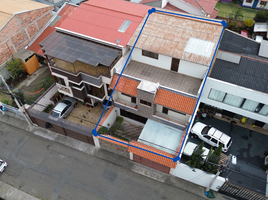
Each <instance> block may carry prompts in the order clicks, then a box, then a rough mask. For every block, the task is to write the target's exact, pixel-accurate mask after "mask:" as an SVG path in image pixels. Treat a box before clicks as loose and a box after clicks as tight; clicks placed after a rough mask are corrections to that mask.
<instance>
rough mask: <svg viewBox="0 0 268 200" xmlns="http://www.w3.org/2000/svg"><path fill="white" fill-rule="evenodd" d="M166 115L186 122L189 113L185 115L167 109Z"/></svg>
mask: <svg viewBox="0 0 268 200" xmlns="http://www.w3.org/2000/svg"><path fill="white" fill-rule="evenodd" d="M168 115H169V116H171V117H174V118H176V119H179V120H180V121H182V122H188V120H189V117H191V115H188V114H186V115H183V114H179V113H176V112H173V111H172V110H169V111H168Z"/></svg>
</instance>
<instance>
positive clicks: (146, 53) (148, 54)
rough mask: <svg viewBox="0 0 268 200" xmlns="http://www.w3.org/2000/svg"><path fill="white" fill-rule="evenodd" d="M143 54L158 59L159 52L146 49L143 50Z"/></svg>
mask: <svg viewBox="0 0 268 200" xmlns="http://www.w3.org/2000/svg"><path fill="white" fill-rule="evenodd" d="M141 55H143V56H146V57H148V58H153V59H156V60H158V57H159V54H158V53H154V52H151V51H146V50H142V52H141Z"/></svg>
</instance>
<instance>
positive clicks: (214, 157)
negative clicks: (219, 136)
mask: <svg viewBox="0 0 268 200" xmlns="http://www.w3.org/2000/svg"><path fill="white" fill-rule="evenodd" d="M222 146H223V145H222V144H220V146H218V147H217V148H216V149H215V151H213V153H211V152H212V151H210V153H209V155H208V159H207V162H206V163H205V164H204V166H203V170H204V171H206V172H209V173H212V174H215V173H217V171H218V164H219V162H220V160H221V151H222Z"/></svg>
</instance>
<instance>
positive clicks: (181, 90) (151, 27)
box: [101, 12, 223, 173]
mask: <svg viewBox="0 0 268 200" xmlns="http://www.w3.org/2000/svg"><path fill="white" fill-rule="evenodd" d="M143 23H144V21H143V22H142V23H141V25H142V24H143ZM186 24H187V25H186ZM141 25H140V26H139V28H138V29H137V30H136V31H135V33H134V35H133V36H132V38H131V40H130V41H129V43H128V45H129V46H130V47H131V49H132V48H134V47H133V45H134V43H135V41H136V39H137V37H138V35H139V32H140V30H141ZM222 29H223V27H222V24H220V23H217V21H216V23H215V22H214V23H211V22H209V21H205V20H195V19H191V18H187V17H186V18H185V17H180V16H175V15H174V16H172V15H169V14H165V13H159V12H155V13H152V14H151V15H150V16H149V18H148V20H147V22H146V25H145V26H144V29H143V31H142V32H141V35H140V37H139V40H138V42H137V43H136V46H135V48H134V49H133V52H132V54H131V57H130V60H129V62H128V64H127V66H126V68H125V70H124V71H123V74H122V77H121V78H120V80H119V82H118V85H117V86H116V88H115V91H114V94H113V97H112V98H113V101H114V105H115V108H114V110H116V113H117V115H121V116H124V117H125V118H127V119H131V120H133V121H138V122H140V123H143V124H144V128H143V130H142V133H141V134H140V136H139V138H138V140H137V141H133V140H132V141H131V142H130V143H129V144H130V145H133V146H136V147H138V148H142V149H146V150H149V151H152V152H155V153H158V154H160V155H164V156H168V157H170V158H174V157H176V156H177V155H178V153H179V151H180V149H181V148H182V142H183V140H184V137H185V134H186V128H187V125H188V124H189V122H190V119H191V116H192V114H193V112H194V108H195V106H196V102H197V99H198V96H199V94H200V91H201V88H202V86H203V83H204V78H205V76H206V74H207V72H208V69H209V66H210V64H211V63H212V59H213V55H214V53H215V51H217V49H216V46H217V43H218V41H219V38H220V35H221V31H222ZM128 53H129V52H128ZM128 53H127V54H126V56H128ZM121 70H122V66H118V67H116V70H115V74H114V76H113V80H112V82H111V85H110V88H111V89H113V88H114V87H115V83H116V82H117V80H118V78H119V74H120V73H121ZM112 113H113V111H112ZM102 122H105V120H102ZM104 124H105V123H104ZM106 124H107V123H106ZM101 125H103V124H101ZM133 146H130V147H129V148H128V152H130V154H131V155H130V157H131V159H133V160H135V161H137V162H140V163H142V164H145V165H148V166H150V167H153V168H156V169H159V170H161V171H164V172H166V173H169V172H170V169H171V168H175V167H176V162H174V161H173V160H171V159H167V158H165V157H161V156H159V155H155V154H152V153H148V152H146V151H143V150H140V149H138V148H135V147H133ZM148 163H149V164H148Z"/></svg>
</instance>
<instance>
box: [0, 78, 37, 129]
mask: <svg viewBox="0 0 268 200" xmlns="http://www.w3.org/2000/svg"><path fill="white" fill-rule="evenodd" d="M0 77H1V79H2V81H3V83H4V84H5V86H6V88H7V90H8V92H9V93H10V94H11V98H12V99H14V101H15V103H16V104H17V106H18V108H19V110H20V111H22V113H23V115H24V117H25V119H26V121H27V123H28V125H29V126H33V123H32V121H31V119H30V117H29V116H28V114H27V113H26V112H25V110H26V109H25V106H24V105H23V108H22V107H21V105H20V103H19V102H18V100H17V98H16V96H15V95H14V94H13V92H12V91H11V90H10V88H9V86H8V85H7V83H6V81H5V79H4V78H3V77H2V75H0Z"/></svg>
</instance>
